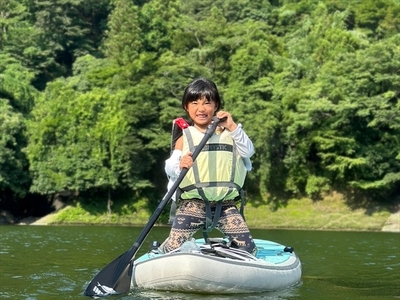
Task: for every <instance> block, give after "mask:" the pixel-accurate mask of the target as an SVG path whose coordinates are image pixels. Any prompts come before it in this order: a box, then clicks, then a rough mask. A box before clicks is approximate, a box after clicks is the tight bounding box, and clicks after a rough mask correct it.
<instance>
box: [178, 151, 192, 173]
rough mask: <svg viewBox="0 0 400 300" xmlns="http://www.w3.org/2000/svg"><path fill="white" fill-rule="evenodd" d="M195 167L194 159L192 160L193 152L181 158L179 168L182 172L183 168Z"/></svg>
mask: <svg viewBox="0 0 400 300" xmlns="http://www.w3.org/2000/svg"><path fill="white" fill-rule="evenodd" d="M192 165H193V158H192V152H189V153H188V154H185V155H184V156H182V157H181V161H180V163H179V167H180V168H181V170H182V169H183V168H187V169H190V168H191V167H192Z"/></svg>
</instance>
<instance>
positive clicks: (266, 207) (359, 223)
mask: <svg viewBox="0 0 400 300" xmlns="http://www.w3.org/2000/svg"><path fill="white" fill-rule="evenodd" d="M150 215H151V212H146V210H144V209H143V208H142V209H139V210H137V212H136V213H132V214H129V215H123V216H121V215H119V214H111V215H107V214H104V215H92V214H90V213H89V212H88V211H86V210H84V209H83V208H82V207H80V206H79V205H77V206H67V207H65V208H63V209H61V210H59V211H58V212H56V213H52V214H49V215H47V216H44V217H43V218H39V219H34V220H33V219H24V220H21V221H20V222H19V224H21V225H57V224H90V225H107V224H112V225H132V226H144V225H145V224H146V223H147V221H148V219H149V217H150ZM245 216H246V221H247V223H248V225H249V227H250V228H262V229H310V230H351V231H386V232H400V208H399V207H398V206H397V207H394V206H378V205H374V206H373V205H370V206H369V207H368V208H350V207H349V205H348V204H347V203H345V201H344V200H343V199H342V198H341V197H340V196H337V195H336V196H331V197H327V198H325V199H324V200H323V201H312V200H310V199H293V200H290V201H289V202H288V203H286V204H285V205H281V206H280V207H278V208H276V207H275V206H273V205H272V204H268V203H248V204H247V205H246V207H245ZM160 225H162V224H160Z"/></svg>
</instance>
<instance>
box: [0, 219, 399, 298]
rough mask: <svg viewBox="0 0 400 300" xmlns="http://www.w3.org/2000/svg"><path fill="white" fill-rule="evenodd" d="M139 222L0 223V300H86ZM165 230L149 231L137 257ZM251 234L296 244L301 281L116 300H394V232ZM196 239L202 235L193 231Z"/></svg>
mask: <svg viewBox="0 0 400 300" xmlns="http://www.w3.org/2000/svg"><path fill="white" fill-rule="evenodd" d="M141 230H142V228H141V227H119V226H0V233H1V239H0V299H13V300H14V299H15V300H18V299H25V300H36V299H37V300H42V299H43V300H48V299H82V300H83V299H90V298H88V297H85V296H82V293H83V291H84V289H85V288H86V285H87V283H88V282H89V281H90V280H91V279H92V277H93V276H94V275H96V274H97V273H98V272H99V271H100V270H101V269H102V268H103V267H104V266H105V265H107V264H108V263H110V262H111V261H112V260H113V259H114V258H116V257H117V256H119V255H120V254H122V253H123V252H125V251H127V250H128V249H129V248H130V247H131V246H132V244H133V242H134V241H135V240H136V238H137V236H138V235H139V233H140V232H141ZM168 232H169V228H164V227H156V228H153V229H152V231H151V232H150V234H149V236H148V238H147V240H146V241H145V243H144V244H143V246H142V248H141V249H140V251H139V253H138V254H137V255H136V257H138V256H139V255H141V254H143V253H145V252H146V251H148V249H149V245H150V244H151V242H152V241H153V240H158V241H160V242H162V241H163V240H164V238H165V237H166V236H167V235H168ZM252 233H253V236H254V237H256V238H260V239H268V240H273V241H276V242H279V243H281V244H284V245H287V246H292V247H294V249H295V251H296V253H297V254H298V256H299V257H300V259H301V261H302V264H303V276H302V281H301V282H300V283H299V284H298V285H297V286H295V287H292V288H290V289H287V290H284V291H280V292H274V293H262V294H248V295H233V296H232V295H231V296H205V295H196V294H181V293H168V292H152V291H143V290H135V291H133V292H132V293H131V294H129V295H119V296H112V297H107V298H106V299H118V300H137V299H141V300H147V299H152V300H153V299H154V300H155V299H160V300H169V299H191V300H192V299H210V300H211V299H268V300H272V299H276V300H277V299H282V300H283V299H302V300H305V299H307V300H314V299H335V300H336V299H337V300H339V299H340V300H342V299H351V300H365V299H366V300H375V299H376V300H386V299H400V234H399V233H384V232H331V231H297V230H296V231H293V230H255V229H253V230H252ZM199 237H200V236H199Z"/></svg>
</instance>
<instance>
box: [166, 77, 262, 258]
mask: <svg viewBox="0 0 400 300" xmlns="http://www.w3.org/2000/svg"><path fill="white" fill-rule="evenodd" d="M182 107H183V109H184V110H185V111H186V112H187V114H188V115H189V117H190V119H191V120H192V124H193V125H192V126H189V127H188V128H186V129H184V130H183V135H182V136H181V137H180V138H179V139H178V140H177V141H176V144H175V149H174V150H173V152H172V154H171V157H170V158H169V159H168V160H167V161H166V165H165V171H166V173H167V175H168V177H169V179H170V183H171V182H175V181H176V179H177V178H178V177H179V174H180V172H181V170H182V169H183V168H187V169H189V171H188V172H187V174H186V176H185V177H184V178H183V180H182V182H181V184H180V185H179V189H180V190H179V193H178V194H179V203H180V204H179V208H178V210H177V213H176V218H175V219H174V221H173V223H172V228H171V231H170V234H169V237H168V238H167V239H166V240H165V242H164V243H163V244H162V245H161V246H160V250H161V251H163V252H164V253H165V252H170V251H172V250H175V249H177V248H179V247H180V246H181V245H182V244H183V243H184V242H186V241H187V240H190V239H191V238H192V237H193V235H194V233H195V232H197V231H198V230H199V229H200V228H203V229H204V230H205V231H211V230H212V229H213V228H214V227H215V228H216V229H218V230H219V231H220V232H221V233H223V234H224V235H225V236H226V237H227V238H228V239H229V241H230V242H231V244H234V245H236V246H238V247H239V248H242V249H245V250H247V251H248V252H250V253H252V252H254V251H255V244H254V241H253V238H252V236H251V234H250V232H249V229H248V227H247V224H246V222H245V220H244V218H243V216H242V215H241V214H240V213H239V211H238V209H237V207H236V200H237V199H238V198H240V195H241V194H242V192H243V191H242V187H243V184H244V180H245V177H246V174H247V171H250V170H251V168H252V165H251V161H250V157H251V156H252V155H253V154H254V146H253V143H252V142H251V140H250V139H249V137H248V136H247V135H246V133H245V132H244V131H243V129H242V126H241V124H236V123H235V122H234V121H233V119H232V116H231V114H230V113H228V112H226V111H222V110H221V111H220V110H219V109H220V108H221V99H220V96H219V93H218V89H217V87H216V85H215V84H214V83H213V82H212V81H210V80H208V79H205V78H198V79H195V80H194V81H192V82H191V83H190V84H189V85H188V86H187V88H186V89H185V92H184V95H183V98H182ZM214 115H216V116H217V117H218V118H219V119H223V118H226V119H225V120H224V121H221V122H220V123H219V126H220V129H221V130H220V132H218V130H217V131H216V132H215V133H214V134H213V136H212V137H211V138H210V140H209V141H208V143H207V144H206V146H205V147H204V149H203V150H202V151H201V152H200V154H199V156H198V157H197V159H196V161H193V159H192V156H191V155H192V152H193V150H194V148H195V147H196V145H198V144H199V142H200V141H201V139H202V138H203V136H204V132H205V131H206V130H207V127H208V126H209V125H210V124H211V122H212V118H213V116H214ZM221 131H222V132H221ZM169 186H171V184H169Z"/></svg>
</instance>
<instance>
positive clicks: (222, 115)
mask: <svg viewBox="0 0 400 300" xmlns="http://www.w3.org/2000/svg"><path fill="white" fill-rule="evenodd" d="M216 116H217V117H218V119H222V118H225V117H226V120H225V121H223V122H220V123H219V124H218V126H221V127H225V128H226V129H228V130H229V131H234V130H235V129H236V128H237V125H236V123H235V122H234V121H233V119H232V116H231V114H230V113H228V112H227V111H223V110H220V111H219V112H217V114H216Z"/></svg>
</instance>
